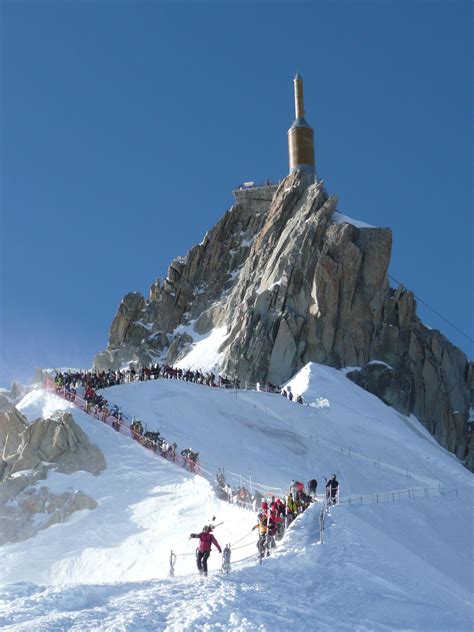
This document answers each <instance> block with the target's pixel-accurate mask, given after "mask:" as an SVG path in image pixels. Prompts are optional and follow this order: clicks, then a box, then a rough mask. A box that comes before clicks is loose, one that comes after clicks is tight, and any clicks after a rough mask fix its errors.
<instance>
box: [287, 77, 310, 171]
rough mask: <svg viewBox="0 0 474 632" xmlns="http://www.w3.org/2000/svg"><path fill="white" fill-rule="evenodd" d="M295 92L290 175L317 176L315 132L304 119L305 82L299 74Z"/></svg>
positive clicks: (289, 140) (289, 139) (290, 130)
mask: <svg viewBox="0 0 474 632" xmlns="http://www.w3.org/2000/svg"><path fill="white" fill-rule="evenodd" d="M293 85H294V91H295V116H296V118H295V122H294V123H293V125H292V126H291V127H290V129H289V130H288V153H289V162H290V173H293V171H298V170H300V171H306V172H308V173H311V174H313V175H315V172H316V169H315V161H314V132H313V130H312V128H311V127H310V126H309V125H308V123H307V122H306V121H305V118H304V97H303V80H302V78H301V76H300V75H299V74H297V75H296V77H295V78H294V80H293Z"/></svg>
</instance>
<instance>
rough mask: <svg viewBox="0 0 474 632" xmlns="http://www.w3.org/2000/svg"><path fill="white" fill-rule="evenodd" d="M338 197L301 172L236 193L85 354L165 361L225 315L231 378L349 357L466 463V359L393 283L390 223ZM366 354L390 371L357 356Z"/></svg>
mask: <svg viewBox="0 0 474 632" xmlns="http://www.w3.org/2000/svg"><path fill="white" fill-rule="evenodd" d="M337 203H338V201H337V198H336V197H329V196H328V195H327V193H326V192H325V189H324V184H323V182H321V181H320V182H317V183H314V184H308V181H307V179H306V177H305V175H304V174H302V173H299V172H295V173H293V174H292V175H290V176H288V177H287V178H285V179H284V180H283V181H282V182H281V183H280V185H279V186H278V187H277V188H275V187H268V188H265V187H263V188H260V189H250V190H245V191H239V192H236V204H235V205H234V206H233V207H231V209H230V210H229V211H228V212H227V213H226V214H225V215H224V217H223V218H222V219H221V220H220V221H219V222H218V223H217V224H216V225H215V226H214V228H212V229H211V230H210V231H209V232H208V233H207V234H206V235H205V237H204V239H203V241H202V242H201V243H200V244H198V245H197V246H194V248H192V249H191V250H190V251H189V252H188V254H187V255H186V257H184V258H178V259H176V260H174V261H173V262H172V263H171V264H170V267H169V270H168V274H167V277H166V278H165V279H158V280H157V281H155V282H154V283H153V284H152V286H151V289H150V295H149V298H148V299H145V298H144V297H142V296H140V295H138V294H128V295H127V296H126V297H125V298H124V300H123V301H122V303H121V305H120V307H119V310H118V313H117V315H116V317H115V319H114V321H113V323H112V327H111V331H110V338H109V346H108V348H107V349H106V350H105V351H104V352H102V353H100V354H98V356H97V357H96V359H95V366H96V367H97V368H101V369H102V368H109V367H110V368H114V369H116V368H120V367H122V366H124V365H125V364H126V363H128V362H129V361H133V360H136V361H139V362H140V363H142V364H149V363H150V362H153V361H157V360H160V361H167V362H171V363H173V362H175V361H177V360H178V359H180V358H182V357H184V356H185V355H186V353H187V352H188V351H189V345H190V343H192V341H193V331H194V332H195V333H197V334H205V333H207V332H210V331H211V330H212V329H213V328H216V327H223V328H225V330H226V331H227V336H226V338H225V340H224V342H223V344H222V346H221V348H220V350H219V351H220V354H219V363H220V365H219V367H218V368H219V369H220V370H221V371H222V372H224V373H225V374H227V375H228V376H229V377H236V376H237V377H239V378H240V379H241V380H243V381H245V380H246V381H249V382H256V381H259V382H267V381H269V382H272V383H274V384H281V383H283V382H284V381H285V380H287V379H289V378H290V377H291V376H292V375H293V374H294V373H295V372H296V371H297V370H299V369H300V368H301V367H302V366H304V365H305V364H306V363H307V362H310V361H315V362H319V363H323V364H328V365H331V366H334V367H336V368H341V367H346V366H349V367H360V369H361V371H360V375H359V377H355V374H353V375H352V379H355V380H357V383H358V384H360V385H361V386H363V387H364V388H367V389H368V390H372V391H373V392H376V393H377V394H379V395H380V396H381V397H383V399H384V401H386V402H387V403H388V404H390V405H394V406H396V407H397V408H398V409H399V410H401V411H402V412H403V413H404V414H409V413H410V412H412V413H414V414H415V415H417V416H418V418H419V419H420V421H422V423H424V424H425V425H426V427H427V428H428V429H429V430H430V431H431V432H432V433H433V434H434V436H435V437H436V438H437V439H438V440H439V441H440V443H441V444H442V445H444V446H445V447H446V448H448V449H449V450H451V451H452V452H454V453H455V454H456V455H457V456H458V457H459V458H460V459H462V460H463V461H464V462H465V463H466V464H467V465H468V466H469V467H470V468H471V469H472V468H473V467H474V461H473V456H472V452H471V451H470V447H469V446H470V426H469V424H468V411H469V399H470V397H469V395H470V390H469V389H470V388H471V386H470V382H469V380H471V382H472V374H473V371H472V368H470V366H471V365H470V364H469V362H468V360H467V358H466V356H465V355H464V354H463V353H462V351H461V350H459V349H457V348H455V347H453V346H452V345H451V344H450V343H449V341H448V340H447V339H446V338H445V337H444V336H442V335H441V334H440V333H439V332H436V331H434V330H430V329H428V328H426V327H424V326H423V324H422V323H421V322H420V321H419V319H418V317H417V315H416V301H415V299H414V297H413V294H412V293H410V292H409V291H407V290H405V289H404V288H402V287H399V288H395V289H394V288H390V286H389V282H388V266H389V263H390V255H391V247H392V234H391V231H390V229H389V228H374V227H369V226H366V225H361V224H360V223H358V222H354V221H352V220H350V219H348V218H344V216H341V215H340V214H339V213H338V212H336V211H337ZM190 324H192V327H190ZM183 326H186V333H184V327H183ZM374 360H375V361H378V362H382V363H385V364H386V365H388V367H389V371H388V369H387V371H388V373H387V371H385V372H382V373H384V375H381V374H380V371H375V370H374V369H373V368H370V366H369V368H367V369H364V367H367V365H368V363H370V362H371V361H374ZM203 368H207V367H203ZM469 376H471V377H469ZM400 390H403V393H401V392H400Z"/></svg>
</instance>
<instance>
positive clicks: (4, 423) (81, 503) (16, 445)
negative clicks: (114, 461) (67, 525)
mask: <svg viewBox="0 0 474 632" xmlns="http://www.w3.org/2000/svg"><path fill="white" fill-rule="evenodd" d="M0 449H1V450H2V460H1V463H0V480H1V485H0V544H5V543H7V542H18V541H19V540H24V539H25V538H28V537H31V536H32V535H34V534H35V533H37V531H38V530H39V529H45V528H47V527H48V526H50V525H52V524H55V523H57V522H64V521H65V520H66V519H67V518H68V517H69V516H70V515H71V514H72V513H74V512H75V511H79V510H81V509H94V508H95V507H96V504H97V503H96V501H95V500H94V499H92V498H90V497H89V496H87V495H86V494H84V493H83V492H81V491H80V490H74V491H73V492H65V493H63V494H53V493H51V492H50V491H49V490H48V489H47V487H42V488H41V489H40V490H38V489H36V488H35V487H32V486H33V485H34V484H35V483H37V482H38V481H40V480H44V479H46V478H47V475H48V470H50V469H54V470H56V471H58V472H62V473H64V474H71V473H73V472H77V471H79V470H82V471H86V472H89V473H91V474H94V475H98V474H99V473H100V472H101V471H102V470H103V469H105V468H106V462H105V458H104V455H103V454H102V452H101V451H100V450H99V448H98V447H97V446H95V445H93V444H91V443H90V441H89V439H88V438H87V436H86V435H85V433H84V432H83V431H82V430H81V428H79V426H78V425H77V424H76V422H75V421H74V419H73V417H72V415H71V414H70V413H57V414H56V415H55V416H53V417H51V418H50V419H37V420H36V421H35V422H34V423H32V424H29V423H28V420H27V419H26V417H24V416H23V415H22V414H21V413H20V412H19V411H18V410H17V409H15V408H14V409H12V410H10V411H8V412H6V413H0ZM39 514H41V515H39Z"/></svg>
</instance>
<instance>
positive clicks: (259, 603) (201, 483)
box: [0, 365, 473, 632]
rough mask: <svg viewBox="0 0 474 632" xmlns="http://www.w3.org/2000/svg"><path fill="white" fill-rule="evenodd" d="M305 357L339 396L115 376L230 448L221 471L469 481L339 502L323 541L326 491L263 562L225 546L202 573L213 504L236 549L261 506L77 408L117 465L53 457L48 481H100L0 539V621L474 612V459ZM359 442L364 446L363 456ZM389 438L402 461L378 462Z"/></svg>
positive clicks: (156, 625) (231, 626) (154, 415)
mask: <svg viewBox="0 0 474 632" xmlns="http://www.w3.org/2000/svg"><path fill="white" fill-rule="evenodd" d="M304 371H305V372H304V374H302V375H299V376H296V377H295V380H300V382H304V384H302V385H300V386H299V388H300V389H302V390H301V391H299V392H302V394H304V397H305V399H306V400H307V401H309V402H310V403H312V402H314V401H316V400H317V399H318V398H323V399H326V400H327V401H328V403H329V405H328V406H325V407H322V408H313V407H311V406H300V405H298V404H294V403H293V404H292V403H290V402H289V401H287V400H286V399H285V398H283V397H280V396H278V395H270V394H267V393H257V392H237V393H235V392H229V391H226V390H224V389H212V388H205V387H201V386H198V385H195V384H189V383H184V382H179V381H177V380H158V381H156V382H144V383H135V384H127V385H123V386H116V387H112V388H109V389H107V391H104V393H106V394H107V395H106V396H107V398H108V399H109V401H111V402H114V403H117V404H118V405H120V406H121V407H122V409H123V410H124V411H130V412H131V413H133V414H136V415H139V416H140V417H141V418H142V419H143V420H144V421H145V422H146V423H147V426H148V429H159V430H160V432H162V434H163V435H164V436H165V437H169V438H170V439H171V440H176V441H177V443H178V445H180V446H191V447H193V449H195V450H199V451H200V453H201V456H202V459H203V461H205V462H206V463H207V462H209V464H215V465H216V466H224V467H225V469H226V473H227V472H228V471H230V472H234V473H235V474H239V473H242V475H246V477H247V478H249V477H248V473H249V472H251V479H252V481H260V482H264V483H269V482H271V483H272V485H275V486H279V487H281V488H282V489H287V486H288V483H289V481H290V480H291V479H293V478H297V479H299V480H303V481H307V480H308V479H309V478H312V477H313V476H315V477H316V478H317V479H318V481H319V488H320V490H321V487H322V486H323V480H324V479H323V477H324V476H328V475H330V474H331V473H332V472H333V471H334V472H336V473H337V475H338V478H339V480H340V482H341V492H342V495H343V497H345V498H347V497H351V496H356V495H359V496H366V495H370V494H380V495H382V494H386V495H388V494H389V493H394V490H404V489H408V488H412V487H413V482H414V481H416V482H421V481H426V482H427V481H430V482H434V481H436V484H437V485H438V486H439V484H441V485H442V488H443V489H454V488H456V489H457V490H458V496H456V495H455V494H449V495H440V496H436V497H431V496H430V497H428V496H423V497H416V498H406V499H402V498H401V499H400V500H398V499H396V500H397V502H384V503H380V504H377V503H373V504H369V505H366V504H357V505H355V504H351V505H349V504H342V505H341V506H339V507H335V508H333V509H332V510H331V514H332V515H331V516H330V517H329V518H328V521H327V525H326V531H325V535H324V543H323V544H321V543H320V542H319V509H320V503H318V504H316V505H313V506H312V507H311V508H310V509H309V510H307V512H306V513H305V514H303V515H301V516H300V517H299V518H298V519H297V520H296V522H295V523H294V524H293V525H292V527H291V528H290V529H289V531H288V532H287V534H286V536H285V538H284V540H283V541H282V543H281V545H280V546H279V547H278V549H277V550H276V553H275V554H274V555H273V556H272V557H271V558H269V559H268V560H265V562H264V564H263V565H262V566H259V565H257V564H255V561H254V559H252V558H251V559H248V560H246V561H244V562H242V563H235V564H234V565H233V569H232V572H231V574H230V575H228V576H222V574H221V573H220V572H219V570H218V569H219V567H220V556H219V555H218V554H217V553H215V552H214V553H212V555H211V559H210V568H211V574H210V577H209V578H208V580H207V582H206V584H205V585H203V584H202V583H201V581H196V575H195V568H194V558H193V551H194V546H195V545H194V544H193V542H192V541H189V540H188V535H189V533H190V532H191V531H195V530H196V529H199V528H200V527H201V526H202V524H205V523H206V522H208V521H209V519H210V517H211V516H213V515H215V516H216V517H217V521H223V522H224V524H223V525H222V526H221V527H218V528H217V529H216V533H215V535H216V537H217V539H218V541H219V542H220V544H221V546H224V545H225V544H226V543H227V542H231V543H233V544H236V549H235V552H234V553H233V555H232V561H233V562H235V561H237V560H240V559H243V558H246V557H250V556H254V555H255V552H256V547H255V541H256V536H255V535H254V534H255V532H253V534H252V533H251V528H252V526H253V525H254V523H255V517H254V515H252V513H251V512H248V511H246V510H244V509H239V508H237V507H235V506H233V505H230V504H228V503H225V502H222V501H219V500H217V499H216V497H215V494H214V492H213V489H212V487H211V485H210V483H209V482H208V481H206V480H204V479H202V478H201V477H195V476H193V475H191V474H190V473H189V472H186V471H185V470H183V469H182V468H179V467H177V466H175V465H173V464H172V463H169V462H168V461H166V460H164V459H160V458H156V457H155V456H154V455H153V454H151V453H150V452H149V451H147V450H145V449H144V448H143V447H142V446H140V445H139V444H138V443H136V442H133V441H131V440H130V439H129V438H127V437H125V436H121V435H120V434H118V433H116V432H115V431H114V430H112V429H111V428H109V427H107V426H105V425H104V424H102V423H100V422H98V421H96V420H94V419H91V418H90V417H88V416H87V415H85V414H84V413H82V412H78V411H77V410H74V409H72V410H71V412H72V413H73V415H74V418H75V419H76V421H77V422H78V423H79V424H80V426H81V428H82V429H83V430H85V432H87V434H88V436H89V438H90V440H91V441H93V442H94V443H96V444H97V445H98V446H99V447H100V449H101V450H102V451H103V452H104V454H105V456H106V459H107V464H108V467H107V470H106V471H105V472H104V473H103V474H102V475H101V476H99V477H93V476H91V475H88V474H86V473H85V472H80V473H77V474H75V475H74V476H71V477H67V476H64V475H59V474H57V473H56V474H54V473H53V474H52V475H51V476H50V478H48V481H47V484H48V486H54V488H55V489H57V490H61V489H66V488H69V487H74V488H78V489H82V490H84V491H85V492H86V493H91V495H92V496H93V497H94V498H95V499H96V500H97V501H98V507H97V509H96V510H94V511H84V512H80V513H79V514H75V515H74V516H73V518H72V519H71V520H70V521H69V522H68V523H65V524H59V525H56V526H55V527H52V528H51V529H49V530H47V531H45V532H42V533H40V534H38V536H37V537H36V538H34V540H33V541H29V542H22V543H19V544H15V545H10V546H7V547H4V548H3V550H2V553H3V559H2V561H3V564H2V566H1V567H0V578H1V579H0V583H1V585H2V586H3V589H1V591H0V626H4V629H10V630H15V631H17V630H35V632H36V631H37V630H64V629H68V630H86V629H88V630H89V629H92V630H117V629H124V630H255V629H259V630H275V629H277V630H279V629H287V628H288V627H292V628H293V629H316V630H355V629H357V630H393V629H412V630H430V631H431V630H440V631H441V630H443V631H445V630H470V629H471V626H472V602H471V595H472V573H471V569H472V546H471V538H472V498H473V494H472V492H473V481H472V475H471V474H470V473H469V472H468V471H466V470H465V469H464V468H463V467H462V465H461V464H460V463H458V462H457V460H456V459H455V458H454V457H453V456H452V455H450V454H448V453H447V452H446V451H444V450H443V449H442V448H440V447H439V446H438V445H436V444H434V443H433V442H432V441H431V440H428V438H427V437H425V436H424V434H423V432H420V431H419V430H420V429H419V428H417V427H416V425H415V422H414V421H413V420H410V421H408V420H406V419H405V418H402V417H401V416H400V415H399V414H397V413H396V412H395V411H393V409H391V408H388V407H387V406H385V405H384V404H383V403H382V402H380V401H379V400H378V399H376V398H375V397H373V396H371V395H370V394H368V393H366V392H365V391H362V390H361V389H359V388H358V387H357V386H356V385H355V384H353V383H352V382H350V381H349V380H347V378H345V376H344V374H343V373H342V372H339V371H335V370H334V369H329V368H327V367H321V366H318V365H311V366H309V367H306V368H305V370H304ZM293 389H294V390H295V392H296V391H297V387H296V382H295V383H293ZM70 407H71V404H69V403H68V402H65V401H64V400H61V399H60V398H58V397H56V396H54V395H51V394H47V393H45V392H44V391H35V392H33V393H30V394H29V395H27V397H26V398H25V399H24V400H23V401H22V402H21V404H20V408H21V410H22V411H23V412H24V413H25V414H27V415H28V417H29V418H31V419H33V418H35V417H38V416H40V415H41V414H43V411H45V410H49V411H50V410H53V409H54V408H63V409H65V408H70ZM418 426H419V424H418ZM308 436H313V437H315V436H317V437H318V439H319V440H318V441H316V440H314V441H309V440H308V438H307V437H308ZM323 441H324V442H327V443H328V444H333V445H334V446H336V445H346V446H350V447H351V450H352V452H351V453H350V454H349V453H348V452H344V451H341V450H338V449H336V448H333V449H330V448H329V446H328V445H324V444H323ZM356 452H357V453H360V454H362V455H364V456H366V457H367V458H366V459H360V458H355V457H354V455H355V453H356ZM381 455H383V457H384V458H383V461H386V462H387V464H393V465H394V467H397V468H399V469H400V471H396V470H394V469H389V468H383V467H378V465H377V464H376V462H377V458H380V456H381ZM205 467H207V466H206V465H205ZM406 470H408V471H409V472H410V473H412V474H413V476H407V475H406ZM209 471H212V469H211V470H209ZM403 472H405V473H403ZM415 477H416V478H415ZM240 546H242V548H237V547H240ZM171 550H173V551H175V552H176V553H179V554H184V555H183V556H182V557H178V558H177V561H176V577H175V578H169V577H168V572H169V555H170V551H171ZM204 586H205V593H204V594H203V588H204ZM204 595H205V596H204ZM310 604H311V605H310Z"/></svg>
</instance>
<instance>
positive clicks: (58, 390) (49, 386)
mask: <svg viewBox="0 0 474 632" xmlns="http://www.w3.org/2000/svg"><path fill="white" fill-rule="evenodd" d="M44 388H45V390H46V391H48V392H53V393H54V394H55V395H57V396H59V397H61V398H62V399H65V400H66V401H68V402H69V403H70V404H72V405H73V406H74V407H76V408H77V409H78V410H81V411H82V412H85V413H86V414H87V415H89V416H90V417H92V418H93V419H95V420H97V421H101V422H103V423H105V424H107V425H109V426H111V427H113V428H114V429H115V430H116V431H117V432H119V433H120V434H124V435H125V436H127V437H129V438H132V439H134V440H136V441H138V442H139V443H140V444H141V445H142V446H143V447H144V448H147V449H149V450H151V451H152V452H153V453H154V454H155V455H156V456H162V457H163V458H165V459H167V458H168V457H167V456H166V453H165V454H163V453H161V452H159V451H157V449H156V446H152V445H151V442H149V441H147V440H146V438H145V437H143V436H142V435H140V434H139V433H137V432H134V430H133V429H132V427H131V422H130V421H129V420H128V418H126V417H125V418H122V419H118V418H117V417H115V416H113V415H111V414H110V413H109V412H108V409H106V410H105V411H100V410H97V409H96V407H95V406H94V405H92V404H91V403H90V402H87V401H86V400H85V399H84V398H83V397H81V395H80V394H78V393H77V392H76V393H74V394H73V395H71V393H69V392H67V391H66V389H65V388H64V386H58V385H57V384H56V383H55V382H54V381H53V380H52V379H51V378H49V377H46V378H45V380H44ZM171 460H172V462H173V463H175V464H176V465H181V466H183V467H185V468H186V469H188V470H189V471H190V472H191V473H193V474H197V475H199V476H202V477H203V478H206V479H208V480H209V481H210V482H211V483H212V484H213V485H214V486H215V487H216V488H220V489H221V491H225V487H224V486H222V485H219V483H218V482H217V481H216V478H215V475H216V473H217V472H222V471H223V468H219V467H216V466H213V465H212V464H209V463H206V465H207V466H208V467H203V465H202V462H201V461H199V462H198V463H194V462H191V463H190V461H189V459H186V458H184V457H182V456H181V455H180V454H175V455H174V457H173V458H172V459H171ZM208 468H212V469H213V470H214V471H212V470H211V469H208ZM228 474H229V475H230V476H231V477H233V478H234V479H235V480H236V481H238V482H239V483H240V484H241V486H242V485H243V483H246V484H249V486H250V488H253V489H254V490H259V491H260V492H261V493H262V494H263V495H264V496H272V495H276V494H278V493H280V494H281V493H282V492H283V490H282V489H281V488H279V487H275V486H270V485H265V484H262V483H259V482H256V481H252V480H251V479H250V478H246V477H245V476H243V475H241V474H237V473H235V472H228ZM237 504H239V503H237ZM240 506H241V507H243V508H244V509H248V510H251V508H252V507H251V506H250V504H249V503H242V504H241V505H240ZM216 526H219V525H216ZM251 535H252V531H250V532H249V533H247V534H245V535H244V536H242V537H241V538H239V539H238V540H236V542H234V543H233V544H231V543H229V544H226V546H225V548H224V550H223V553H222V555H223V560H222V567H221V570H222V572H225V573H229V572H230V570H231V554H232V552H233V551H238V550H241V549H245V548H248V547H249V546H255V540H252V541H251V542H249V543H247V544H241V545H240V546H236V545H237V544H239V543H240V542H242V541H243V540H245V539H246V538H248V537H250V536H251ZM194 555H195V552H191V553H176V552H175V551H174V550H171V551H170V556H169V566H170V568H169V575H170V576H171V577H174V574H175V566H176V562H177V558H179V557H188V556H194ZM257 557H258V553H254V554H252V555H248V556H246V557H244V558H242V559H239V560H236V561H232V564H234V565H235V564H240V563H242V562H245V561H247V560H249V559H252V558H255V559H257Z"/></svg>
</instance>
